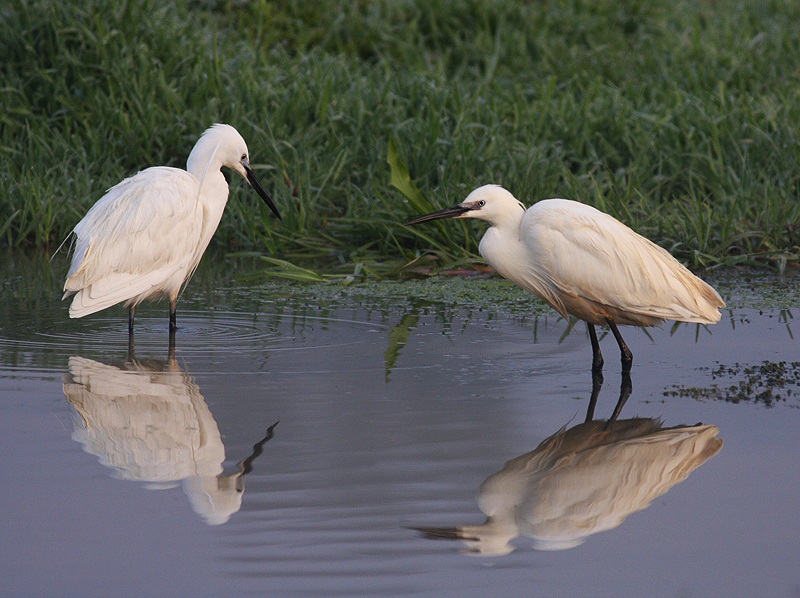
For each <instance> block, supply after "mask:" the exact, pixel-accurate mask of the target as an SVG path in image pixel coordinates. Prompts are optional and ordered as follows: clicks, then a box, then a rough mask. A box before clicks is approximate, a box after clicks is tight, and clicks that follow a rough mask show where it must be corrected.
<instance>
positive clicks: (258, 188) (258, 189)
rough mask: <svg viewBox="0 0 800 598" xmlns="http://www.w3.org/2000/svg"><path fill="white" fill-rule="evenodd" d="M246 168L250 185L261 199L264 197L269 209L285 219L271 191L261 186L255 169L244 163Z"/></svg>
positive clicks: (279, 218) (279, 217)
mask: <svg viewBox="0 0 800 598" xmlns="http://www.w3.org/2000/svg"><path fill="white" fill-rule="evenodd" d="M244 170H245V172H246V173H247V182H248V183H250V186H251V187H253V189H255V190H256V193H258V194H259V195H260V196H261V199H263V200H264V203H265V204H267V205H268V206H269V209H270V210H272V213H273V214H275V215H276V216H277V217H278V220H283V218H281V213H280V212H279V211H278V208H277V207H275V202H273V201H272V198H271V197H270V196H269V193H267V192H266V191H265V190H264V187H262V186H261V183H259V182H258V179H257V178H256V173H254V172H253V169H252V168H250V167H249V166H247V165H244Z"/></svg>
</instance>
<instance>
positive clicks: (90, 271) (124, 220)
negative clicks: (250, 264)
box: [64, 124, 281, 333]
mask: <svg viewBox="0 0 800 598" xmlns="http://www.w3.org/2000/svg"><path fill="white" fill-rule="evenodd" d="M223 166H227V167H228V168H230V169H232V170H234V171H236V172H238V173H239V174H240V175H242V176H243V177H244V178H245V179H246V180H247V181H248V183H250V185H251V186H252V187H253V188H254V189H255V190H256V192H257V193H258V194H259V195H260V196H261V198H262V199H263V200H264V202H265V203H266V204H267V205H268V206H269V208H270V209H271V210H272V212H273V213H274V214H275V215H276V216H277V217H278V218H280V217H281V216H280V213H279V212H278V209H277V208H276V207H275V204H274V203H273V201H272V198H271V197H270V196H269V194H268V193H267V192H266V191H265V190H264V188H263V187H262V186H261V184H260V183H259V182H258V179H257V178H256V176H255V174H254V173H253V169H252V168H251V167H250V154H249V152H248V151H247V144H245V142H244V139H242V136H241V135H239V133H238V132H237V131H236V129H234V128H233V127H232V126H230V125H225V124H216V125H213V126H212V127H210V128H209V129H207V130H206V131H205V132H204V133H203V135H202V136H201V137H200V139H199V140H198V141H197V143H196V144H195V146H194V148H193V149H192V151H191V153H190V154H189V159H188V160H187V162H186V170H182V169H180V168H170V167H166V166H156V167H152V168H147V169H145V170H142V171H141V172H139V173H138V174H135V175H134V176H132V177H130V178H127V179H125V180H123V181H122V182H121V183H119V184H117V185H115V186H114V187H112V188H111V189H109V190H108V192H107V193H106V194H105V195H104V196H103V197H101V198H100V199H99V200H98V202H97V203H96V204H94V206H92V208H91V209H90V210H89V211H88V212H87V213H86V216H84V217H83V219H82V220H81V221H80V222H79V223H78V224H77V225H76V226H75V228H74V229H73V231H72V232H73V233H74V234H75V248H74V253H73V256H72V265H71V266H70V269H69V272H68V273H67V279H66V282H65V283H64V291H65V293H64V298H66V297H69V296H70V295H75V298H74V299H73V300H72V304H71V305H70V308H69V316H70V317H71V318H81V317H83V316H86V315H89V314H91V313H94V312H97V311H100V310H101V309H105V308H107V307H110V306H112V305H115V304H117V303H120V302H123V301H124V302H125V305H126V306H128V307H129V315H128V331H129V332H130V333H133V318H134V311H135V308H136V306H137V305H138V304H139V303H140V302H142V301H144V300H145V299H158V298H161V297H167V298H168V299H169V323H170V332H171V333H174V331H175V330H176V328H177V324H176V309H177V303H178V296H179V294H180V292H181V289H182V288H184V287H185V285H186V283H187V282H188V281H189V279H190V278H191V276H192V274H193V273H194V271H195V269H196V268H197V265H198V264H199V263H200V258H202V257H203V253H204V252H205V250H206V248H207V247H208V244H209V242H210V241H211V237H212V236H213V235H214V232H215V231H216V230H217V226H218V225H219V221H220V219H221V218H222V212H223V211H224V209H225V205H226V204H227V202H228V183H227V182H226V180H225V176H224V175H223V174H222V171H221V168H222V167H223Z"/></svg>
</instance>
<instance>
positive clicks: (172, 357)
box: [167, 326, 175, 362]
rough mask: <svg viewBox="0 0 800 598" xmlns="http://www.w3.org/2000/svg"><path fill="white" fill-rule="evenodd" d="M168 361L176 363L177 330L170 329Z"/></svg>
mask: <svg viewBox="0 0 800 598" xmlns="http://www.w3.org/2000/svg"><path fill="white" fill-rule="evenodd" d="M167 351H168V353H167V360H168V361H170V362H173V361H175V329H174V328H173V327H172V326H170V327H169V345H168V346H167Z"/></svg>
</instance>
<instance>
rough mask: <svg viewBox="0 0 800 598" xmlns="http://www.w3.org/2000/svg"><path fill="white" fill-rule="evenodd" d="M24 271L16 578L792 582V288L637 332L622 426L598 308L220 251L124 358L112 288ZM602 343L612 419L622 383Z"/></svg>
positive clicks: (82, 585)
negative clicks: (456, 296) (448, 289)
mask: <svg viewBox="0 0 800 598" xmlns="http://www.w3.org/2000/svg"><path fill="white" fill-rule="evenodd" d="M14 276H16V277H17V278H14V277H12V278H8V279H7V280H6V283H5V288H4V292H3V295H2V300H3V304H2V305H0V310H2V315H3V318H2V322H0V413H1V416H0V446H1V447H2V455H3V467H2V486H0V488H1V489H0V493H2V504H3V509H2V511H0V518H1V519H0V521H1V522H2V539H0V563H1V567H0V569H1V573H2V574H0V594H2V595H4V596H8V595H34V596H45V595H81V596H84V595H114V596H146V595H186V596H219V595H231V596H239V595H287V594H290V595H326V596H329V595H348V596H352V595H406V594H411V595H437V596H441V595H460V596H486V595H503V594H506V595H543V596H559V595H563V596H572V595H590V596H621V595H637V596H643V595H652V596H678V595H680V596H709V595H717V596H756V595H758V596H790V595H796V594H797V592H798V589H799V588H800V573H799V572H798V571H800V569H798V567H797V555H798V554H800V534H799V533H798V530H800V492H798V489H800V475H799V474H800V465H798V463H800V460H799V459H798V456H799V455H800V433H799V432H798V430H800V409H799V408H798V407H800V386H798V384H799V383H800V363H798V362H800V352H799V351H798V349H800V325H798V324H797V323H796V322H795V320H794V317H796V314H797V313H800V309H793V308H792V307H793V305H792V301H791V294H790V300H789V303H788V304H783V305H781V306H780V307H781V308H782V309H779V308H777V307H776V308H775V309H767V308H764V306H763V305H758V306H757V307H753V306H750V305H739V306H736V307H734V308H731V309H727V310H725V312H724V316H723V320H722V322H721V323H720V324H718V325H716V326H711V327H707V328H706V327H698V326H695V325H682V326H679V327H677V328H675V329H673V328H672V327H671V324H669V323H668V324H667V325H665V326H664V328H662V329H650V330H649V331H648V333H647V334H646V333H645V332H643V331H641V330H638V329H631V328H626V329H624V330H623V334H625V336H626V339H627V341H628V344H629V345H630V346H631V349H632V350H633V352H634V366H633V375H632V385H633V391H632V394H631V396H630V398H629V399H628V401H627V403H626V404H625V406H624V407H623V409H622V412H621V415H620V418H619V420H618V421H617V422H616V423H615V424H614V425H612V426H610V427H608V428H607V429H606V428H605V426H604V425H603V424H602V423H600V424H597V423H595V424H584V419H585V417H586V412H587V408H588V407H589V399H590V395H591V392H592V379H591V375H590V372H589V366H590V361H591V349H590V346H589V341H588V337H587V335H586V330H585V326H584V325H583V324H582V323H578V324H576V325H575V326H574V327H570V325H569V324H568V323H567V322H565V321H564V320H561V319H560V318H558V317H556V316H555V315H553V314H552V313H550V312H545V313H544V314H543V315H540V316H538V317H536V316H529V317H523V316H522V315H520V312H519V309H517V308H513V309H503V308H502V307H501V308H497V309H494V308H489V307H487V306H488V305H489V304H491V303H492V301H491V298H490V297H488V296H487V297H485V301H486V304H487V305H484V306H480V305H478V304H477V301H475V300H474V299H473V300H471V301H467V302H465V303H464V304H462V305H457V304H454V303H453V302H451V301H437V300H419V299H415V300H413V301H412V300H404V299H403V296H404V294H405V292H404V289H408V291H409V292H408V295H409V296H411V295H415V296H418V295H419V294H418V293H417V290H418V287H419V285H420V284H422V283H417V282H411V283H403V284H405V285H407V286H402V284H400V283H398V285H397V286H395V287H393V288H394V291H393V293H391V294H390V295H391V296H388V297H387V294H386V293H377V294H376V296H375V297H374V298H373V299H370V291H369V290H364V291H363V292H362V294H361V295H354V294H352V293H350V292H347V293H345V292H342V293H338V292H337V291H335V290H333V291H331V292H325V293H319V292H318V291H316V290H314V291H313V292H312V291H311V290H309V292H308V293H305V292H304V291H303V288H304V287H292V289H293V290H292V292H291V293H289V294H288V295H287V294H285V293H282V292H281V291H280V289H281V285H280V284H272V285H270V286H269V287H268V288H267V289H266V290H264V289H260V288H258V287H252V286H250V287H245V286H243V285H241V284H239V283H237V282H236V281H235V280H234V281H230V280H228V281H223V282H219V281H217V280H213V281H212V282H209V280H211V279H212V278H213V277H212V276H211V274H210V273H209V271H208V270H207V269H206V270H201V272H200V273H199V274H198V276H199V277H200V278H199V279H196V280H195V281H193V282H192V284H191V285H190V286H189V289H188V291H187V293H186V295H185V297H184V300H183V301H182V303H181V306H180V307H179V311H178V323H179V326H180V327H181V329H180V330H179V331H178V335H177V347H176V350H175V354H174V356H173V357H172V358H171V359H170V358H169V357H168V347H167V333H166V328H167V319H166V306H165V305H163V304H161V305H156V306H153V307H146V308H144V309H142V310H141V314H140V317H139V319H138V321H137V334H136V339H135V341H136V343H135V358H134V359H131V358H130V357H129V356H128V345H127V335H126V324H127V322H126V319H125V312H124V311H123V310H121V309H111V310H107V311H106V312H102V313H100V314H96V315H95V316H91V317H88V318H85V319H83V320H78V321H70V320H69V319H68V318H67V313H66V304H60V303H58V301H57V300H56V299H52V298H51V295H52V296H54V297H56V298H57V291H56V290H55V286H57V281H56V282H55V283H53V282H52V281H50V280H44V281H42V280H38V279H37V276H43V275H41V274H40V273H36V272H33V273H25V274H24V275H20V273H19V272H18V271H17V273H16V274H15V275H14ZM20 276H22V278H20ZM204 276H207V277H208V278H207V279H206V280H205V281H204V279H203V277H204ZM23 278H24V279H23ZM45 279H46V276H45ZM473 282H476V284H478V283H477V281H469V280H468V281H464V283H463V284H464V285H470V284H471V283H473ZM48 284H51V285H52V286H53V287H54V288H53V290H52V292H51V291H50V290H47V288H46V287H47V285H48ZM425 284H426V285H429V284H431V283H425ZM448 284H449V283H448ZM217 286H219V287H220V288H215V287H217ZM14 287H19V289H18V290H15V289H14ZM40 287H44V288H45V291H44V292H42V293H39V292H38V291H32V290H31V289H38V288H40ZM503 288H505V287H503ZM795 296H796V295H795ZM795 304H796V303H795ZM514 305H517V304H516V303H515V304H514ZM648 335H649V336H648ZM601 344H602V347H603V348H604V354H605V357H606V367H605V382H604V384H603V386H602V388H601V389H600V392H599V395H598V397H597V404H596V406H595V413H594V414H595V417H596V418H597V419H605V418H607V417H608V416H609V415H610V414H611V412H612V411H613V409H614V406H615V404H616V402H617V398H618V396H619V391H620V383H621V377H620V373H619V369H620V367H619V360H618V351H617V349H616V344H615V343H614V341H613V338H611V337H610V336H609V337H607V338H605V339H603V340H602V341H601ZM699 422H702V425H700V424H699ZM276 423H277V425H275V424H276ZM681 425H685V426H686V427H682V428H677V429H676V427H677V426H681ZM484 482H485V483H484ZM482 509H484V510H486V511H488V512H490V513H491V514H492V515H493V516H494V519H493V523H492V524H490V525H483V524H484V522H485V521H486V515H485V514H484V512H482ZM459 538H461V539H459Z"/></svg>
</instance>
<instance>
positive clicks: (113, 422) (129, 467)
mask: <svg viewBox="0 0 800 598" xmlns="http://www.w3.org/2000/svg"><path fill="white" fill-rule="evenodd" d="M64 393H65V394H66V396H67V399H68V400H69V402H70V403H71V404H72V405H73V407H74V408H75V410H76V411H77V412H78V414H79V415H80V420H79V421H78V420H76V423H75V430H74V432H73V434H72V438H73V439H74V440H76V441H78V442H80V443H81V444H82V445H83V450H84V451H86V452H87V453H90V454H92V455H95V456H96V457H97V458H98V459H99V460H100V462H101V463H102V464H103V465H106V466H107V467H110V468H112V469H113V470H114V476H115V477H117V478H119V479H124V480H131V481H138V482H144V483H146V484H147V487H148V488H151V489H165V488H173V487H175V486H177V485H179V484H180V485H182V487H183V491H184V492H185V493H186V496H187V497H188V498H189V502H190V503H191V505H192V509H193V510H194V511H195V512H196V513H197V514H198V515H200V516H202V517H203V519H204V520H205V521H206V522H207V523H208V524H209V525H219V524H222V523H225V522H226V521H228V519H229V518H230V517H231V515H233V514H234V513H236V512H237V511H239V509H240V508H241V505H242V495H243V493H244V477H245V475H246V474H247V473H249V472H250V471H251V470H252V463H253V461H254V460H255V458H256V457H258V456H259V455H260V454H261V452H262V450H263V445H264V444H265V443H266V442H267V441H268V440H269V439H270V438H272V436H273V430H274V428H275V426H276V425H277V423H276V424H273V425H272V426H271V427H270V428H269V429H268V430H267V434H266V436H265V437H264V438H263V439H261V440H260V441H259V442H258V443H256V444H255V446H254V447H253V453H252V454H251V455H250V456H249V457H247V458H246V459H243V460H242V461H240V462H239V465H238V468H237V471H236V472H234V473H230V474H225V475H223V467H222V464H223V462H224V461H225V446H224V444H223V443H222V437H221V435H220V432H219V428H218V426H217V422H216V421H215V420H214V416H213V415H212V414H211V411H210V410H209V408H208V406H207V405H206V402H205V400H204V399H203V395H202V394H200V388H199V387H198V385H197V383H196V382H195V381H194V379H193V378H192V376H190V375H189V374H188V373H186V372H184V371H183V370H182V369H181V367H180V366H179V365H178V363H177V361H176V360H175V358H174V356H172V355H170V358H169V359H167V360H166V361H155V360H150V361H140V360H136V359H129V360H127V361H126V362H125V364H124V366H123V367H116V366H112V365H106V364H103V363H99V362H97V361H93V360H91V359H86V358H84V357H78V356H73V357H70V359H69V374H68V376H67V379H66V381H65V383H64Z"/></svg>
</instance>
